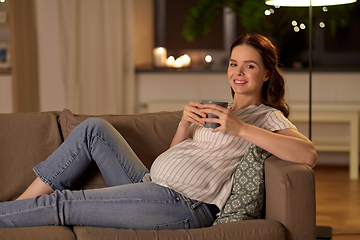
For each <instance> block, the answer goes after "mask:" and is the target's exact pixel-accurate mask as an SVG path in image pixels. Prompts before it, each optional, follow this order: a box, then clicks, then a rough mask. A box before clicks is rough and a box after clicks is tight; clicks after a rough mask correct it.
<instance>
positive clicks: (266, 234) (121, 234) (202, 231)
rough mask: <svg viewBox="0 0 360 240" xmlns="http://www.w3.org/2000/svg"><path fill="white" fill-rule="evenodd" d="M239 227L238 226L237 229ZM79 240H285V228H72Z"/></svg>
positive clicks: (265, 223) (269, 224)
mask: <svg viewBox="0 0 360 240" xmlns="http://www.w3.org/2000/svg"><path fill="white" fill-rule="evenodd" d="M239 225H241V227H239ZM74 233H75V235H76V238H77V239H78V240H96V239H113V240H120V239H134V240H135V239H136V240H154V239H156V240H162V239H163V240H168V239H173V240H194V239H206V240H212V239H213V240H215V239H221V240H234V239H236V240H275V239H279V240H280V239H285V228H284V227H283V226H282V225H281V224H280V223H279V222H276V221H270V220H264V219H261V220H248V221H243V222H241V223H240V224H239V222H232V223H225V224H219V225H215V226H212V227H208V228H199V229H189V230H175V231H174V230H161V231H155V230H154V231H150V230H146V231H145V230H132V229H116V228H100V227H80V226H76V227H74Z"/></svg>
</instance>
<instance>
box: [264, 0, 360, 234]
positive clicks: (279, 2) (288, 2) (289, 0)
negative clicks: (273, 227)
mask: <svg viewBox="0 0 360 240" xmlns="http://www.w3.org/2000/svg"><path fill="white" fill-rule="evenodd" d="M354 2H356V0H265V3H266V4H267V5H273V6H285V7H309V139H310V140H311V122H312V119H311V118H312V46H311V45H312V20H313V16H312V7H316V6H329V5H340V4H348V3H354ZM316 235H317V238H321V239H331V236H332V228H331V227H328V226H317V227H316Z"/></svg>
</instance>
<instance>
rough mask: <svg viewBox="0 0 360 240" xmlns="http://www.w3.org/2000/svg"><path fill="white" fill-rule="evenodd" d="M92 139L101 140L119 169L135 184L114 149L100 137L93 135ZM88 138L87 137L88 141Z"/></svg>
mask: <svg viewBox="0 0 360 240" xmlns="http://www.w3.org/2000/svg"><path fill="white" fill-rule="evenodd" d="M91 136H92V137H97V138H98V139H99V140H101V141H102V142H103V143H104V144H105V146H107V147H108V149H109V150H110V151H111V152H112V154H113V155H114V156H115V157H116V159H117V161H118V163H119V164H120V166H121V168H122V169H123V171H124V172H125V173H126V175H127V177H128V178H129V179H130V180H131V182H133V183H135V182H136V181H135V180H134V179H133V178H132V177H131V176H130V175H129V172H128V171H127V169H126V168H125V167H124V164H123V163H122V161H121V160H120V157H119V155H117V154H116V152H115V151H114V149H113V148H112V147H111V146H110V144H108V143H107V141H106V140H105V139H103V138H102V137H101V136H99V135H97V134H95V135H91ZM88 138H89V137H87V139H88Z"/></svg>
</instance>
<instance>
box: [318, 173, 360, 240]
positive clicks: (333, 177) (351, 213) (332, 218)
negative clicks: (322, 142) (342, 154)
mask: <svg viewBox="0 0 360 240" xmlns="http://www.w3.org/2000/svg"><path fill="white" fill-rule="evenodd" d="M314 172H315V186H316V224H317V226H331V227H332V232H333V236H332V239H333V240H352V239H360V179H358V180H350V179H349V171H348V168H347V167H334V166H330V167H329V166H316V167H315V168H314Z"/></svg>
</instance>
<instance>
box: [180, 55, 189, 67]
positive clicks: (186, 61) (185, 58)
mask: <svg viewBox="0 0 360 240" xmlns="http://www.w3.org/2000/svg"><path fill="white" fill-rule="evenodd" d="M181 60H182V62H183V66H184V67H189V66H190V62H191V58H190V57H189V55H187V54H184V55H182V56H181Z"/></svg>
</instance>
